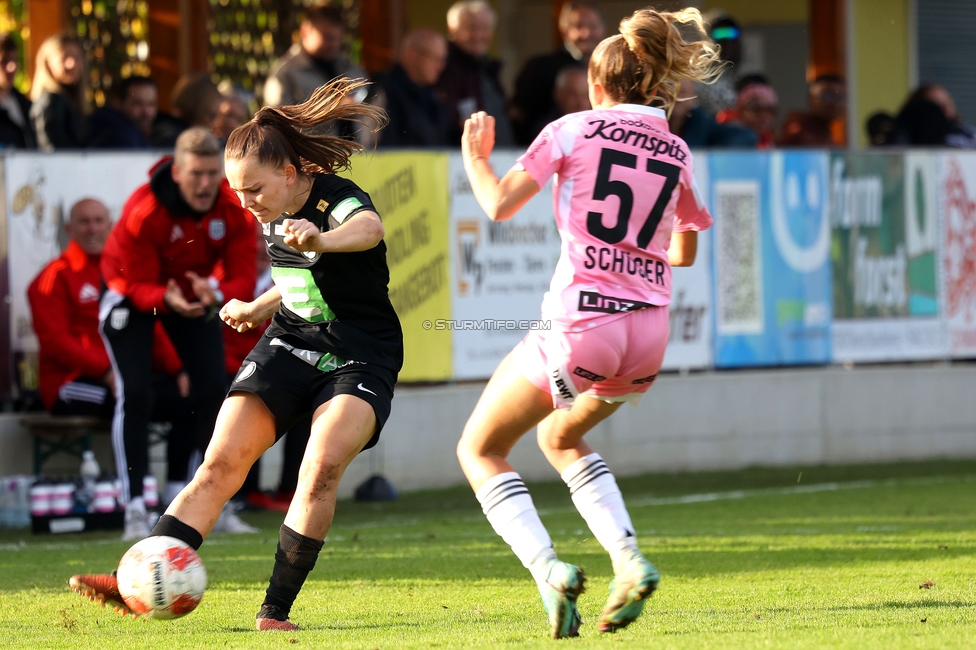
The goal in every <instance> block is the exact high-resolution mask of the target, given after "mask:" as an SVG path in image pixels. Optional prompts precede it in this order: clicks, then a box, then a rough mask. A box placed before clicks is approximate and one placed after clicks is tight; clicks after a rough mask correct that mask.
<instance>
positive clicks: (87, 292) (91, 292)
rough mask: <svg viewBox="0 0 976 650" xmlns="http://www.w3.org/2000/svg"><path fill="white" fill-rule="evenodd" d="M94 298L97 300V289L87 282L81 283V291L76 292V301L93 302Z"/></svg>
mask: <svg viewBox="0 0 976 650" xmlns="http://www.w3.org/2000/svg"><path fill="white" fill-rule="evenodd" d="M96 300H98V289H96V288H95V287H93V286H92V285H91V284H90V283H88V282H86V283H85V284H83V285H81V291H79V292H78V302H95V301H96Z"/></svg>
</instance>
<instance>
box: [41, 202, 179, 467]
mask: <svg viewBox="0 0 976 650" xmlns="http://www.w3.org/2000/svg"><path fill="white" fill-rule="evenodd" d="M111 228H112V221H111V220H110V219H109V214H108V209H107V208H106V207H105V205H104V204H102V202H101V201H98V200H96V199H82V200H80V201H78V202H77V203H75V204H74V205H73V206H71V211H70V213H69V220H68V223H67V225H66V226H65V230H66V231H67V233H68V237H69V242H68V246H67V248H65V250H64V252H63V253H62V254H61V256H60V257H58V258H57V259H55V260H54V261H52V262H51V263H50V264H48V265H47V266H46V267H45V268H44V270H43V271H41V273H40V274H39V275H38V276H37V277H36V278H35V279H34V281H33V282H32V283H31V285H30V287H28V289H27V299H28V301H29V302H30V306H31V312H32V315H33V321H34V331H35V333H36V334H37V340H38V343H39V344H40V352H39V357H40V368H39V371H40V392H41V400H42V402H43V403H44V407H45V408H46V409H47V410H48V411H50V412H51V413H52V414H54V415H87V416H95V417H103V418H111V417H112V413H113V412H114V410H115V373H114V372H113V370H112V365H111V363H109V359H108V353H107V352H106V350H105V344H104V342H103V341H102V337H101V334H100V333H99V331H98V299H99V293H100V289H99V287H100V286H101V284H102V280H101V275H100V273H99V263H100V261H101V256H102V249H103V248H104V247H105V240H106V239H107V238H108V233H109V231H110V230H111ZM152 357H153V364H152V365H153V370H155V371H158V372H154V373H153V382H152V388H153V397H154V400H153V403H154V412H155V414H156V416H157V417H156V418H154V419H158V420H159V421H164V422H169V423H170V424H171V425H172V427H173V429H172V434H171V436H170V445H169V446H168V453H167V461H168V463H169V468H168V475H169V477H170V479H173V478H174V477H175V478H178V480H181V481H185V480H186V478H185V477H186V474H187V472H188V466H189V460H190V454H191V453H192V445H193V443H194V440H193V439H192V438H191V439H190V440H188V441H187V440H182V441H181V440H180V439H179V436H180V435H184V436H185V435H186V430H187V429H188V423H189V422H192V420H191V419H190V417H191V416H190V408H189V403H188V400H187V397H188V396H189V393H190V380H189V377H188V376H187V374H186V372H184V371H183V364H182V363H181V362H180V358H179V356H178V355H177V354H176V350H175V349H173V344H172V343H170V341H169V338H168V337H167V336H166V333H165V331H164V330H163V329H162V326H160V327H159V328H157V330H156V332H155V336H154V337H153V355H152Z"/></svg>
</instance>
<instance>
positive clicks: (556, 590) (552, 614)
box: [539, 559, 586, 639]
mask: <svg viewBox="0 0 976 650" xmlns="http://www.w3.org/2000/svg"><path fill="white" fill-rule="evenodd" d="M585 581H586V578H585V577H584V576H583V570H582V569H580V568H579V567H578V566H573V565H572V564H566V563H565V562H560V561H559V560H556V559H553V560H552V562H551V563H550V564H549V573H548V575H547V577H546V582H545V584H544V585H540V586H539V595H540V596H542V604H543V605H544V606H545V608H546V613H547V614H548V615H549V627H550V629H551V631H552V638H554V639H562V638H565V637H571V636H579V626H580V622H581V619H580V615H579V610H578V609H577V608H576V599H577V598H579V595H580V594H581V593H583V583H584V582H585Z"/></svg>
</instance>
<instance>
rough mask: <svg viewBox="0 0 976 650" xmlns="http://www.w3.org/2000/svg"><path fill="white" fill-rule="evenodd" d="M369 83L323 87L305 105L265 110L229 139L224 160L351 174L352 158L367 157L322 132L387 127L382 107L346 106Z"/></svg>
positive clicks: (340, 80) (341, 82)
mask: <svg viewBox="0 0 976 650" xmlns="http://www.w3.org/2000/svg"><path fill="white" fill-rule="evenodd" d="M368 84H369V82H368V81H366V80H365V79H347V78H345V77H340V78H338V79H333V80H332V81H331V82H329V83H327V84H325V85H324V86H319V87H318V88H317V89H316V90H315V92H313V93H312V96H311V97H309V98H308V100H306V101H305V102H304V103H302V104H296V105H294V106H278V107H276V108H273V107H270V106H265V107H264V108H262V109H261V110H259V111H258V112H257V113H256V114H255V115H254V118H253V119H251V121H250V122H247V123H245V124H243V125H241V126H239V127H237V128H236V129H234V131H233V132H232V133H231V134H230V137H228V138H227V147H226V148H225V149H224V158H225V159H227V160H242V159H244V158H246V157H247V156H257V159H258V161H259V162H260V163H261V164H262V165H265V166H268V167H283V166H284V165H285V164H287V163H291V164H293V165H294V166H295V167H296V169H298V170H299V171H301V172H303V173H305V174H311V173H316V172H322V173H326V174H333V173H335V172H338V171H342V170H344V169H348V168H349V158H350V157H351V156H352V154H354V153H356V152H359V151H363V146H362V145H361V144H359V143H358V142H354V141H352V140H346V139H345V138H340V137H339V136H335V135H329V134H327V133H322V132H321V130H322V127H323V126H325V125H326V124H328V123H329V122H331V121H333V120H349V121H351V122H357V123H359V124H362V125H363V126H365V127H367V128H372V129H373V130H374V131H375V130H379V129H380V128H381V127H382V126H383V125H384V124H386V121H387V118H386V112H385V111H384V110H383V109H382V108H379V107H377V106H373V105H371V104H365V103H360V102H355V101H348V100H347V101H343V100H345V99H346V98H347V97H348V96H350V95H351V94H352V93H354V91H356V90H357V89H359V88H362V87H363V86H366V85H368Z"/></svg>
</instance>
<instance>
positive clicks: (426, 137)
mask: <svg viewBox="0 0 976 650" xmlns="http://www.w3.org/2000/svg"><path fill="white" fill-rule="evenodd" d="M446 61H447V41H446V40H444V37H443V36H441V35H440V33H438V32H437V31H435V30H433V29H431V28H429V27H421V28H419V29H415V30H413V31H412V32H410V33H409V34H407V35H406V37H405V38H404V39H403V44H402V46H401V49H400V61H399V62H398V63H394V64H393V67H391V68H390V69H389V70H387V71H386V72H383V73H380V74H379V75H377V76H376V85H377V87H378V89H379V93H380V97H381V98H382V99H381V101H380V102H379V103H380V105H382V106H384V108H386V114H387V116H388V117H389V120H390V121H389V122H388V123H387V125H386V126H385V127H384V128H383V131H382V132H381V133H380V142H379V144H380V146H381V147H446V146H448V145H449V144H450V141H449V140H448V135H449V126H450V125H449V124H448V121H447V112H446V111H445V110H444V107H443V106H442V105H441V103H440V100H438V99H437V95H435V94H434V84H435V83H437V80H438V79H439V78H440V76H441V72H442V71H443V70H444V64H445V62H446Z"/></svg>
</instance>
